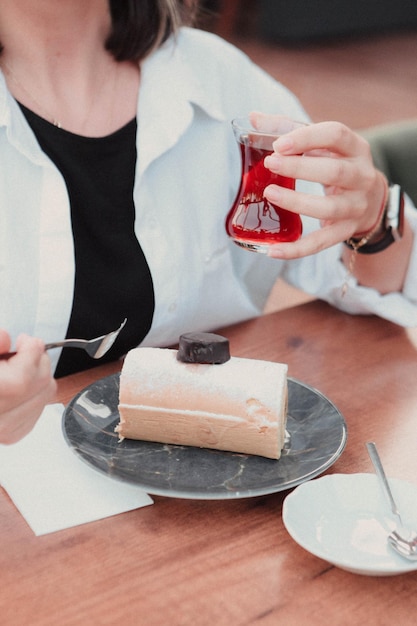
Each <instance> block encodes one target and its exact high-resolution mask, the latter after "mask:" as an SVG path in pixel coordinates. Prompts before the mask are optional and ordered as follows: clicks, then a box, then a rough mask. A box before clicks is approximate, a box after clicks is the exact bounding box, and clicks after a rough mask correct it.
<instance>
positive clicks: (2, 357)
mask: <svg viewBox="0 0 417 626" xmlns="http://www.w3.org/2000/svg"><path fill="white" fill-rule="evenodd" d="M61 346H62V342H58V343H47V344H45V350H51V349H52V348H60V347H61ZM16 354H17V352H16V351H15V352H3V354H0V361H8V360H9V359H11V358H12V356H15V355H16Z"/></svg>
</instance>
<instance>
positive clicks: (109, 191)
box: [20, 105, 155, 378]
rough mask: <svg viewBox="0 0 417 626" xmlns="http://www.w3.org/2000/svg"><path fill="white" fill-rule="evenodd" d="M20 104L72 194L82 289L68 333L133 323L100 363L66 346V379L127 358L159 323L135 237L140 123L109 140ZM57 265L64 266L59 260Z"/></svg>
mask: <svg viewBox="0 0 417 626" xmlns="http://www.w3.org/2000/svg"><path fill="white" fill-rule="evenodd" d="M20 106H21V109H22V111H23V113H24V115H25V116H26V119H27V120H28V123H29V124H30V126H31V128H32V130H33V132H34V133H35V135H36V138H37V140H38V142H39V144H40V146H41V148H42V150H43V151H44V152H45V153H46V154H47V155H48V156H49V157H50V159H51V160H52V161H53V162H54V163H55V165H56V166H57V168H58V169H59V170H60V172H61V173H62V175H63V177H64V179H65V182H66V186H67V190H68V195H69V200H70V206H71V220H72V231H73V237H74V247H75V286H74V301H73V306H72V312H71V318H70V321H69V326H68V330H67V335H66V336H67V337H75V338H85V339H91V338H93V337H97V336H99V335H103V334H105V333H108V332H110V331H112V330H114V329H116V328H118V326H119V325H120V324H121V322H122V321H123V320H124V318H125V317H126V318H127V319H128V321H127V324H126V326H125V327H124V328H123V330H122V332H121V333H120V335H119V337H118V338H117V340H116V342H115V344H114V345H113V347H112V348H111V349H110V350H109V352H108V353H107V354H106V355H105V356H104V357H103V358H102V359H100V360H94V359H92V358H91V357H89V356H88V354H87V353H86V352H85V351H84V350H78V349H69V348H67V349H64V350H63V351H62V355H61V357H60V359H59V362H58V365H57V369H56V371H55V376H56V377H57V378H58V377H60V376H65V375H67V374H71V373H73V372H76V371H79V370H83V369H88V368H90V367H93V366H94V365H99V364H100V363H103V362H104V361H111V360H114V359H116V358H119V357H120V356H123V355H124V354H126V352H127V351H128V350H130V349H131V348H133V347H135V346H137V345H138V344H139V343H140V342H141V340H142V339H143V338H144V337H145V335H146V334H147V332H148V331H149V329H150V326H151V322H152V317H153V312H154V306H155V301H154V291H153V284H152V277H151V274H150V270H149V267H148V264H147V261H146V258H145V256H144V254H143V252H142V249H141V247H140V245H139V242H138V240H137V238H136V236H135V233H134V221H135V208H134V204H133V184H134V177H135V166H136V128H137V125H136V119H134V120H132V121H131V122H129V123H128V124H126V126H124V127H123V128H121V129H120V130H118V131H116V132H114V133H112V134H111V135H108V136H106V137H99V138H95V137H94V138H91V137H83V136H79V135H75V134H73V133H70V132H68V131H65V130H63V129H61V128H57V127H56V126H54V125H53V124H51V123H49V122H47V121H46V120H44V119H43V118H41V117H39V116H38V115H36V114H35V113H33V112H32V111H30V110H28V109H27V108H26V107H24V106H23V105H20ZM56 261H57V263H59V258H57V260H56ZM56 339H57V340H58V339H59V337H57V338H56Z"/></svg>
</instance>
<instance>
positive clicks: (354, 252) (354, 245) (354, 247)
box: [342, 186, 388, 298]
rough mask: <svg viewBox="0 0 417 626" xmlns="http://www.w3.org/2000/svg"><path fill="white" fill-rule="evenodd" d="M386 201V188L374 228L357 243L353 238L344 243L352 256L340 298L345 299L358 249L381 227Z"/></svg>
mask: <svg viewBox="0 0 417 626" xmlns="http://www.w3.org/2000/svg"><path fill="white" fill-rule="evenodd" d="M387 199H388V186H387V187H385V192H384V200H383V202H382V204H381V208H380V209H379V213H378V219H377V221H376V224H375V226H373V227H372V228H371V230H370V231H369V232H367V233H365V234H364V235H363V236H362V237H361V238H360V239H359V241H358V240H357V239H355V238H353V237H350V239H348V240H347V241H346V242H345V243H346V244H347V245H348V246H349V248H351V249H352V254H351V255H350V259H349V265H348V271H347V274H346V276H345V280H344V283H343V286H342V298H344V297H345V294H346V292H347V290H348V280H349V278H350V277H351V276H352V274H353V270H354V267H355V263H356V258H357V256H358V250H359V248H362V247H363V246H366V244H367V243H368V241H370V240H371V239H372V237H373V236H374V235H376V233H377V232H378V230H379V228H380V226H381V223H382V221H383V218H384V215H385V210H386V206H387Z"/></svg>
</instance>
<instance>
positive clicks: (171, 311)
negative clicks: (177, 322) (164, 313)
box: [168, 302, 177, 313]
mask: <svg viewBox="0 0 417 626" xmlns="http://www.w3.org/2000/svg"><path fill="white" fill-rule="evenodd" d="M176 310H177V303H176V302H172V304H170V305H169V308H168V311H169V312H170V313H174V312H175V311H176Z"/></svg>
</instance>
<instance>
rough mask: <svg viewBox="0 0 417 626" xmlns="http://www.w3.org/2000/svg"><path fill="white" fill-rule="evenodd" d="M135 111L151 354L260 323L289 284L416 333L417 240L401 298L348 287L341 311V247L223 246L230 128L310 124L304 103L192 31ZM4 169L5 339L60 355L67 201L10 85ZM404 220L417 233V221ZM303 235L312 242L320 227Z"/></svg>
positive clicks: (69, 256)
mask: <svg viewBox="0 0 417 626" xmlns="http://www.w3.org/2000/svg"><path fill="white" fill-rule="evenodd" d="M138 103H139V104H138V115H137V119H138V132H137V166H136V178H135V187H134V201H135V206H136V216H137V217H136V233H137V237H138V239H139V241H140V243H141V246H142V249H143V251H144V253H145V255H146V258H147V261H148V263H149V266H150V270H151V273H152V277H153V281H154V288H155V300H156V306H155V315H154V319H153V323H152V327H151V329H150V332H149V333H148V335H147V337H146V338H145V340H144V342H143V345H146V346H167V345H170V344H173V343H175V342H176V341H177V339H178V336H179V335H180V334H181V333H182V332H187V331H190V330H207V331H208V330H214V329H216V328H219V327H221V326H224V325H227V324H230V323H233V322H236V321H240V320H243V319H248V318H251V317H254V316H257V315H259V314H260V313H261V312H262V309H263V306H264V304H265V301H266V298H267V296H268V293H269V291H270V289H271V287H272V285H273V283H274V282H275V280H276V278H277V277H278V276H280V275H281V276H282V277H283V278H284V279H285V280H287V281H288V282H290V283H292V284H294V285H295V286H297V287H298V288H301V289H304V290H305V291H306V292H308V293H311V294H314V295H316V296H318V297H320V298H322V299H325V300H327V301H329V302H331V303H332V304H334V305H335V306H338V307H339V308H342V309H344V310H346V311H348V312H351V313H376V314H378V315H380V316H382V317H385V318H386V319H389V320H392V321H393V322H395V323H397V324H401V325H404V326H407V325H409V326H413V325H417V237H416V238H415V240H416V243H415V248H414V251H413V257H412V260H411V263H410V268H409V272H408V276H407V279H406V283H405V287H404V291H403V293H401V294H399V293H398V294H390V295H386V296H381V295H380V294H378V293H377V292H376V291H375V290H372V289H366V288H363V287H359V286H357V285H356V282H355V280H354V279H350V281H349V289H348V292H347V294H346V296H345V297H344V298H343V299H342V297H341V291H342V285H343V283H344V280H345V277H346V273H347V271H346V268H345V266H344V265H343V264H342V263H341V262H340V260H339V258H340V250H341V249H340V246H335V247H333V248H332V249H329V250H326V251H324V252H323V253H320V254H318V255H315V256H314V257H307V258H304V259H298V260H296V261H291V262H287V263H284V262H282V261H278V260H275V259H269V258H267V257H265V256H264V255H261V254H256V253H252V252H247V251H245V250H243V249H241V248H239V247H238V246H236V245H235V244H234V243H233V242H231V240H230V239H229V238H228V237H227V235H226V232H225V228H224V222H225V217H226V215H227V212H228V210H229V208H230V206H231V203H232V201H233V199H234V197H235V195H236V191H237V188H238V181H239V174H240V156H239V151H238V148H237V145H236V143H235V140H234V137H233V134H232V131H231V128H230V120H231V119H232V118H233V117H237V116H242V115H245V114H247V113H248V112H249V111H251V110H261V111H264V112H267V113H282V114H286V115H289V116H291V117H293V118H295V119H300V120H301V119H307V116H306V114H305V112H304V110H303V109H302V107H301V106H300V104H299V102H298V101H297V99H296V98H295V97H294V96H293V95H292V94H291V93H290V92H289V91H288V90H287V89H286V88H285V87H283V86H282V85H280V84H279V83H277V82H276V81H275V80H273V79H272V78H271V77H269V76H268V75H266V74H265V73H264V72H263V71H262V70H260V69H259V68H258V67H256V66H255V65H254V64H253V63H252V62H251V61H250V60H249V59H248V58H247V57H246V56H245V55H244V54H243V53H241V52H240V51H239V50H237V49H236V48H234V47H232V46H230V45H229V44H227V43H226V42H224V41H222V40H220V39H219V38H217V37H216V36H214V35H211V34H209V33H204V32H201V31H197V30H194V29H183V30H182V31H181V33H180V34H179V35H178V37H177V38H176V39H174V38H172V39H171V40H170V41H169V42H167V43H166V44H165V45H164V46H162V47H161V48H160V49H159V50H157V51H156V52H154V53H153V54H152V55H151V56H150V57H149V58H147V59H146V60H145V62H144V63H143V65H142V77H141V87H140V93H139V98H138ZM0 162H1V168H0V207H1V208H0V327H3V328H5V329H6V330H8V331H9V332H10V333H11V335H12V338H13V339H15V338H16V336H17V335H18V334H19V333H20V332H26V333H28V334H31V335H34V336H38V337H42V339H44V340H45V341H53V340H56V339H58V338H60V337H64V336H65V333H66V329H67V325H68V321H69V316H70V313H71V307H72V297H73V283H74V252H73V240H72V232H71V222H70V208H69V200H68V195H67V191H66V187H65V183H64V181H63V178H62V176H61V174H60V173H59V171H58V170H57V169H56V167H55V166H54V165H53V164H52V163H51V162H50V160H49V159H48V158H47V157H46V156H45V155H44V153H43V152H42V151H41V149H40V148H39V146H38V144H37V141H36V139H35V137H34V135H33V133H32V131H31V129H30V127H29V126H28V124H27V122H26V120H25V118H24V116H23V115H22V113H21V111H20V109H19V107H18V105H17V104H16V102H15V101H14V99H13V98H12V96H11V95H10V93H9V92H8V91H7V87H6V84H5V82H4V79H3V76H2V75H1V74H0ZM302 187H303V185H301V188H302ZM304 187H305V188H307V187H310V189H311V188H312V185H304ZM315 191H317V189H316V190H315ZM407 210H408V217H409V219H410V220H411V222H412V227H413V230H414V232H417V211H415V209H414V208H410V209H407ZM303 221H304V230H305V231H307V230H309V229H311V228H315V227H316V223H315V221H314V220H310V219H304V220H303ZM97 306H98V307H104V306H106V303H105V302H100V303H97ZM53 358H55V360H56V359H57V358H58V354H56V355H55V357H53Z"/></svg>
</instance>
